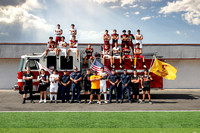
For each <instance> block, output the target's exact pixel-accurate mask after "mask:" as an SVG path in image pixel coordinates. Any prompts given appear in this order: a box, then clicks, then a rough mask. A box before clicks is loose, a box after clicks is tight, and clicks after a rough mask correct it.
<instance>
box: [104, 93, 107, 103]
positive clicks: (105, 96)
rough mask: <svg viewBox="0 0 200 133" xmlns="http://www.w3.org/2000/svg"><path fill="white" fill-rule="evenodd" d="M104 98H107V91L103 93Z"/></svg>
mask: <svg viewBox="0 0 200 133" xmlns="http://www.w3.org/2000/svg"><path fill="white" fill-rule="evenodd" d="M104 100H105V101H106V100H107V93H104Z"/></svg>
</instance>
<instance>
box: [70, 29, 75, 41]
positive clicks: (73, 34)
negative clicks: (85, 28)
mask: <svg viewBox="0 0 200 133" xmlns="http://www.w3.org/2000/svg"><path fill="white" fill-rule="evenodd" d="M75 32H77V30H76V29H75V28H74V29H70V30H69V35H70V40H71V39H72V36H76V34H75Z"/></svg>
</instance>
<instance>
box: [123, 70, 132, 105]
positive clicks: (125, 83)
mask: <svg viewBox="0 0 200 133" xmlns="http://www.w3.org/2000/svg"><path fill="white" fill-rule="evenodd" d="M130 81H131V77H130V75H128V74H127V69H124V74H122V75H121V82H122V93H121V103H123V100H124V92H125V90H126V92H127V96H128V101H129V103H131V96H130V87H129V83H130Z"/></svg>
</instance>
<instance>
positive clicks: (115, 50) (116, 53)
mask: <svg viewBox="0 0 200 133" xmlns="http://www.w3.org/2000/svg"><path fill="white" fill-rule="evenodd" d="M120 53H121V50H120V47H119V46H118V44H117V42H115V47H113V49H112V61H111V67H112V68H115V58H119V62H120V68H122V57H121V56H120Z"/></svg>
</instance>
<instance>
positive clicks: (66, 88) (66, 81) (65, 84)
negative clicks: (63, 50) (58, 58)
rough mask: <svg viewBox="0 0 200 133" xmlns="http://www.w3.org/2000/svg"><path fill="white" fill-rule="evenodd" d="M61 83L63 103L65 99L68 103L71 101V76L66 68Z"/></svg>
mask: <svg viewBox="0 0 200 133" xmlns="http://www.w3.org/2000/svg"><path fill="white" fill-rule="evenodd" d="M60 83H61V95H62V103H65V100H66V102H67V103H69V93H70V83H71V82H70V76H69V74H68V72H67V70H65V71H64V72H63V76H62V77H61V78H60Z"/></svg>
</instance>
